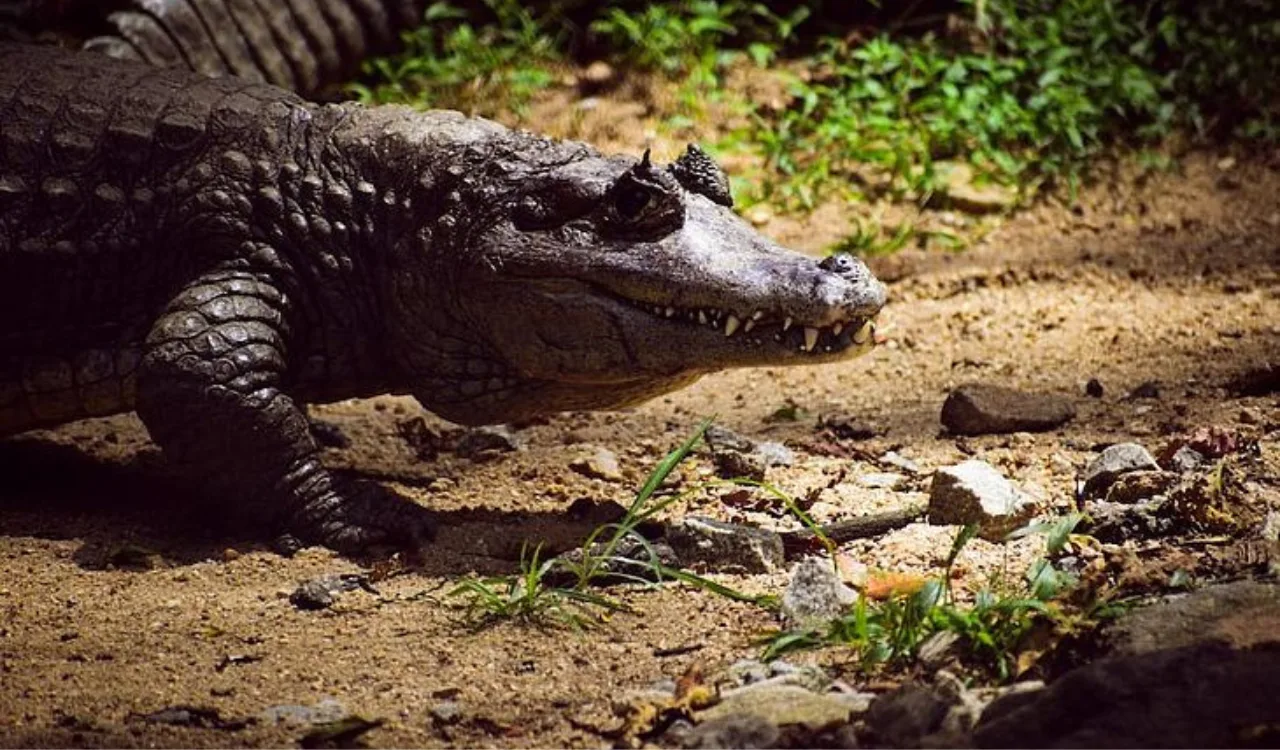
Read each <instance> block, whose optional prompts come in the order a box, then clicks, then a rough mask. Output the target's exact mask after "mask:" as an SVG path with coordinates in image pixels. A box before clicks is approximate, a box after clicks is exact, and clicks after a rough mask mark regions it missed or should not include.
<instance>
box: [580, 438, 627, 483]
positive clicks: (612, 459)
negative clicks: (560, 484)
mask: <svg viewBox="0 0 1280 750" xmlns="http://www.w3.org/2000/svg"><path fill="white" fill-rule="evenodd" d="M587 451H588V452H587V453H584V454H583V455H581V456H579V457H578V458H575V459H574V460H573V461H571V462H570V463H569V468H570V469H573V470H574V471H576V472H578V473H579V474H581V475H583V476H584V477H589V478H591V479H604V480H606V481H609V482H621V481H624V480H625V477H623V476H622V468H621V467H620V466H619V465H618V456H617V454H615V453H614V452H613V451H611V450H609V449H608V448H602V447H599V446H589V447H588V448H587Z"/></svg>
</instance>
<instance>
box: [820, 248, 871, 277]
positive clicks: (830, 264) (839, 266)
mask: <svg viewBox="0 0 1280 750" xmlns="http://www.w3.org/2000/svg"><path fill="white" fill-rule="evenodd" d="M818 267H819V268H821V269H822V270H824V271H830V272H832V273H837V274H840V275H841V276H854V275H858V274H860V273H865V269H866V266H865V265H863V263H862V261H860V260H858V259H857V258H855V257H853V256H852V255H850V254H848V253H836V254H834V255H828V256H827V257H825V258H823V259H822V261H821V262H820V263H818Z"/></svg>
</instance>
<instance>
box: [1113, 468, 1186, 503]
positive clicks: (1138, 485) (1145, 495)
mask: <svg viewBox="0 0 1280 750" xmlns="http://www.w3.org/2000/svg"><path fill="white" fill-rule="evenodd" d="M1179 479H1181V477H1179V476H1178V474H1177V473H1176V472H1172V471H1149V470H1144V471H1131V472H1129V473H1127V474H1121V475H1120V476H1119V477H1118V478H1117V479H1116V481H1115V483H1114V484H1112V485H1111V489H1109V490H1108V491H1107V502H1111V503H1129V504H1132V503H1137V502H1142V501H1144V500H1150V499H1152V498H1154V497H1156V496H1158V495H1163V494H1165V493H1167V492H1168V491H1169V490H1171V489H1173V488H1174V487H1176V486H1177V485H1178V481H1179Z"/></svg>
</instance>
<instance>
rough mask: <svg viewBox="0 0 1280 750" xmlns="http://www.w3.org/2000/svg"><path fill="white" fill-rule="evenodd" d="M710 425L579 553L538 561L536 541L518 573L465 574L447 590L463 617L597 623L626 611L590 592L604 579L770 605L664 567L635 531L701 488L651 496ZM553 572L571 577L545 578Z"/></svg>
mask: <svg viewBox="0 0 1280 750" xmlns="http://www.w3.org/2000/svg"><path fill="white" fill-rule="evenodd" d="M710 426H711V420H709V419H708V420H704V421H703V422H702V423H701V424H700V425H699V426H698V428H697V429H696V430H695V431H694V433H693V434H692V435H691V436H690V437H689V438H688V439H687V440H685V442H684V443H682V444H681V445H680V446H679V447H677V448H676V449H675V450H673V451H671V452H670V453H668V454H667V455H666V456H665V457H664V458H663V459H662V460H661V461H660V462H659V463H658V465H657V467H655V468H654V470H653V472H652V473H650V475H649V477H648V478H647V479H646V480H645V483H644V485H642V486H641V488H640V490H639V492H637V493H636V496H635V498H634V499H633V500H632V502H631V505H630V506H629V507H628V508H627V512H626V514H625V515H624V516H623V518H622V519H620V520H618V521H616V522H614V523H609V524H604V525H602V526H599V527H597V528H596V529H594V530H593V531H592V532H591V534H590V535H589V536H588V537H587V539H586V540H585V541H584V542H583V543H582V545H581V547H580V548H579V550H578V554H577V555H576V556H562V557H553V558H549V559H542V556H541V552H542V549H541V547H540V546H539V547H535V548H534V549H533V551H532V552H531V553H530V552H529V550H528V549H527V548H525V549H523V550H522V551H521V561H520V572H519V573H518V574H514V575H506V576H492V577H488V578H469V579H467V580H465V581H463V582H462V583H460V584H459V585H458V586H456V587H455V588H454V589H453V590H452V591H450V592H449V596H451V597H457V598H461V599H463V600H465V601H464V606H465V609H466V611H467V613H468V615H469V616H470V617H471V618H472V619H474V620H476V621H477V622H478V623H480V624H485V623H489V622H494V621H498V620H508V619H516V620H521V621H524V622H535V623H537V622H550V623H553V624H558V625H568V626H571V627H574V628H583V627H587V626H589V625H590V624H591V623H592V622H594V619H593V617H592V614H593V613H598V612H600V611H605V612H612V611H619V610H624V609H626V606H625V605H624V604H622V603H621V602H618V601H616V600H614V599H611V598H609V597H606V596H604V595H602V594H598V593H595V592H593V591H591V590H590V589H591V587H592V586H596V585H598V584H599V583H600V582H601V581H603V580H610V581H630V582H633V583H640V584H644V585H650V584H651V583H652V581H654V580H657V581H662V580H674V581H680V582H682V583H686V584H689V585H692V586H695V587H698V588H702V589H706V590H708V591H711V592H713V593H715V594H719V595H721V596H725V597H729V598H732V599H736V600H739V601H748V602H755V603H762V604H768V602H769V598H768V597H755V596H748V595H745V594H742V593H740V592H738V591H736V590H734V589H732V588H730V587H728V586H724V585H722V584H720V583H717V582H715V581H712V580H710V579H707V578H703V577H702V576H698V575H696V574H693V573H690V572H688V571H684V570H677V569H675V568H671V567H668V566H667V565H665V564H663V563H662V561H661V560H660V559H659V558H658V555H657V553H656V552H655V551H654V549H653V547H652V546H651V545H650V544H649V541H648V540H647V539H645V538H644V537H643V536H641V535H640V534H639V533H638V532H637V528H638V527H639V526H640V524H642V523H644V522H645V521H647V520H649V519H651V518H653V517H654V516H655V515H657V514H658V513H661V512H662V511H663V510H665V509H667V508H669V507H671V506H672V505H673V504H676V503H679V502H681V501H682V500H684V499H685V498H686V497H687V496H688V495H689V494H690V493H691V492H694V491H697V490H698V489H700V488H695V489H694V490H690V491H687V492H683V493H680V494H677V495H672V496H668V497H665V498H662V499H660V500H655V498H654V495H655V493H656V492H657V491H658V488H659V487H661V486H662V484H663V483H664V482H665V481H666V480H667V477H669V476H670V474H671V472H672V471H673V470H674V469H675V468H676V466H678V465H679V464H680V463H681V462H682V461H684V459H685V458H687V457H688V455H689V454H690V453H691V452H692V451H693V449H694V447H695V446H696V445H697V443H698V441H700V440H701V439H702V437H703V435H704V434H705V433H706V431H707V428H708V427H710ZM632 545H634V546H636V547H638V548H639V549H641V550H642V551H643V552H644V553H645V559H643V560H639V561H637V560H636V559H635V558H634V556H631V555H624V554H623V550H624V548H626V547H631V546H632ZM631 571H635V572H631ZM641 573H643V575H642V574H641ZM553 578H554V579H556V580H563V579H568V581H567V582H566V583H564V584H552V583H549V581H550V580H552V579H553Z"/></svg>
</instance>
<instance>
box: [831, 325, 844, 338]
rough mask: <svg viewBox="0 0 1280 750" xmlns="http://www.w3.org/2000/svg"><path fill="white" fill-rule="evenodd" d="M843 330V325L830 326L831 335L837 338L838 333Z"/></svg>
mask: <svg viewBox="0 0 1280 750" xmlns="http://www.w3.org/2000/svg"><path fill="white" fill-rule="evenodd" d="M843 330H844V323H836V324H835V325H833V326H831V335H832V336H839V335H840V332H841V331H843Z"/></svg>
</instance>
